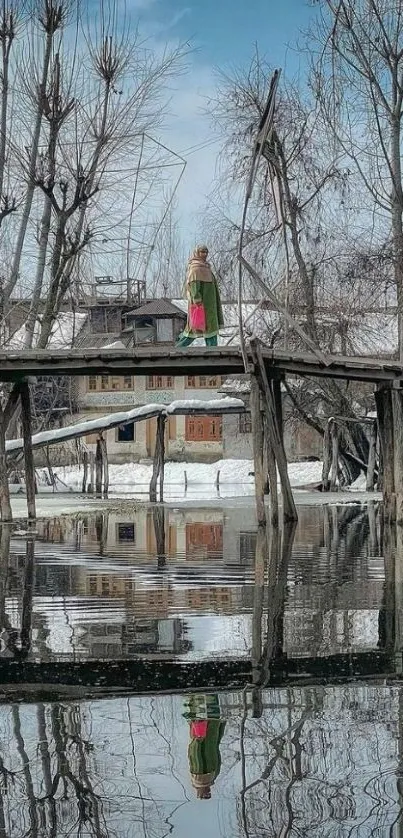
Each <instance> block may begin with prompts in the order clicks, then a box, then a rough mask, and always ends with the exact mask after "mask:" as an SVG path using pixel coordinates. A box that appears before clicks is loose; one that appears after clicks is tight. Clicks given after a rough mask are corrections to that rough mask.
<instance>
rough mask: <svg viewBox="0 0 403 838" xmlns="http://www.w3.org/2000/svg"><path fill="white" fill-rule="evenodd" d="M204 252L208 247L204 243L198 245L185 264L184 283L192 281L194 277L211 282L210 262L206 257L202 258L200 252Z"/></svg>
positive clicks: (206, 251) (200, 280)
mask: <svg viewBox="0 0 403 838" xmlns="http://www.w3.org/2000/svg"><path fill="white" fill-rule="evenodd" d="M203 252H205V253H208V248H207V247H206V246H205V245H198V246H197V247H196V248H195V249H194V251H193V253H192V255H191V257H190V259H189V261H188V266H187V272H186V283H187V284H189V282H192V281H193V280H194V279H196V280H197V281H199V282H213V279H214V277H213V274H212V271H211V266H210V262H207V260H206V259H203V257H202V256H201V254H202V253H203Z"/></svg>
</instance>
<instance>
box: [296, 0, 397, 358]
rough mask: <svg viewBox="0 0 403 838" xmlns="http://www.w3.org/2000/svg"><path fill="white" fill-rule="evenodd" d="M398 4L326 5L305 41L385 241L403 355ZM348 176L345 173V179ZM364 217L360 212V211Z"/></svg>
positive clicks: (346, 0) (325, 113)
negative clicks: (389, 258) (392, 279)
mask: <svg viewBox="0 0 403 838" xmlns="http://www.w3.org/2000/svg"><path fill="white" fill-rule="evenodd" d="M402 21H403V2H402V0H335V1H334V0H325V2H324V3H323V4H322V14H321V17H320V18H319V23H318V26H317V28H316V30H315V31H314V33H313V38H312V40H311V41H310V47H311V49H312V47H313V48H314V51H315V56H314V60H313V70H312V86H313V90H314V93H315V96H316V99H317V102H318V105H319V111H320V115H321V117H322V120H323V123H324V124H325V125H326V127H327V129H328V131H329V132H330V135H331V137H332V139H333V141H334V145H335V147H336V148H337V149H338V152H339V153H342V154H343V156H344V159H345V160H346V161H347V166H346V170H347V169H348V167H350V170H351V169H352V170H353V172H354V174H358V176H359V178H360V180H361V183H362V184H363V186H364V188H365V192H366V208H367V209H366V214H364V219H365V220H366V224H367V227H368V228H371V227H375V228H376V230H377V231H378V232H379V230H381V231H383V230H385V232H384V236H385V238H386V239H389V241H390V243H391V251H392V265H393V274H394V282H395V288H396V298H397V307H398V321H399V328H398V332H399V353H400V358H402V357H403V184H402V166H401V148H402V119H403V26H402ZM351 174H352V172H351V171H349V175H350V176H351ZM359 215H360V216H361V218H362V215H363V213H360V214H359Z"/></svg>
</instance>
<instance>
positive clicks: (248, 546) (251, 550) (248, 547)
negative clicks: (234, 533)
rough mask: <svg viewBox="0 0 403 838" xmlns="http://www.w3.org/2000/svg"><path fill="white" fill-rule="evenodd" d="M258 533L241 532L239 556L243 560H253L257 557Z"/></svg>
mask: <svg viewBox="0 0 403 838" xmlns="http://www.w3.org/2000/svg"><path fill="white" fill-rule="evenodd" d="M256 541H257V533H255V532H241V533H240V534H239V558H240V560H241V562H251V561H252V560H253V559H254V558H255V553H256Z"/></svg>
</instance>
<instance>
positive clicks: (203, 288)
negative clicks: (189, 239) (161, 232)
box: [177, 245, 224, 346]
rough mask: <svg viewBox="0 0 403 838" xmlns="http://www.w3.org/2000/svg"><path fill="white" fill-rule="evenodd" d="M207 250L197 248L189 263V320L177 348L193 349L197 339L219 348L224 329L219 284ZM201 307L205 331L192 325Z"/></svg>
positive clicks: (187, 283) (187, 285)
mask: <svg viewBox="0 0 403 838" xmlns="http://www.w3.org/2000/svg"><path fill="white" fill-rule="evenodd" d="M207 256H208V248H207V247H205V245H200V246H199V247H196V249H195V250H194V252H193V254H192V256H191V257H190V259H189V262H188V267H187V274H186V298H187V301H188V319H187V323H186V326H185V328H184V330H183V332H182V334H181V336H180V338H179V340H178V342H177V346H190V344H191V343H193V341H194V340H195V339H196V338H201V337H203V338H204V339H205V341H206V346H217V337H218V333H219V331H220V326H223V325H224V319H223V313H222V306H221V300H220V293H219V290H218V285H217V280H216V278H215V276H214V274H213V272H212V270H211V267H210V264H209V262H207ZM195 306H196V307H198V308H199V307H202V309H203V315H202V317H203V319H204V320H205V323H204V328H195V327H194V326H193V325H192V320H191V313H192V309H193V308H194V307H195Z"/></svg>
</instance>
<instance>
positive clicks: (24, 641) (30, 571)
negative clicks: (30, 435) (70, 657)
mask: <svg viewBox="0 0 403 838" xmlns="http://www.w3.org/2000/svg"><path fill="white" fill-rule="evenodd" d="M21 411H22V413H23V412H24V408H23V405H22V402H21ZM34 569H35V541H34V539H33V538H32V537H31V538H28V539H27V545H26V556H25V569H24V571H25V572H24V584H23V592H22V609H21V612H22V613H21V655H22V656H23V657H26V656H27V655H28V652H29V650H30V648H31V629H32V604H33V596H34Z"/></svg>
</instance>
